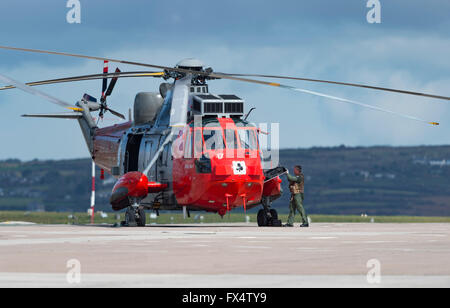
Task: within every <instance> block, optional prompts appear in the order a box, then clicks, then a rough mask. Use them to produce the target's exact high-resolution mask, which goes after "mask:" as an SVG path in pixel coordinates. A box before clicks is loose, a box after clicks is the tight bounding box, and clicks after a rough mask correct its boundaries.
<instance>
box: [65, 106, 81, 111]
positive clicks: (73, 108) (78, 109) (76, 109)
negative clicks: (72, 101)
mask: <svg viewBox="0 0 450 308" xmlns="http://www.w3.org/2000/svg"><path fill="white" fill-rule="evenodd" d="M67 109H70V110H73V111H84V109H83V108H77V107H67Z"/></svg>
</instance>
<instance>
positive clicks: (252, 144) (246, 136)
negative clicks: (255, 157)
mask: <svg viewBox="0 0 450 308" xmlns="http://www.w3.org/2000/svg"><path fill="white" fill-rule="evenodd" d="M238 134H239V140H240V142H241V146H242V148H244V149H245V150H257V149H258V144H257V142H256V137H255V132H254V130H250V129H238Z"/></svg>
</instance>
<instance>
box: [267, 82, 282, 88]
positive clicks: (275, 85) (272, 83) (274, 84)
mask: <svg viewBox="0 0 450 308" xmlns="http://www.w3.org/2000/svg"><path fill="white" fill-rule="evenodd" d="M269 86H274V87H279V86H281V84H279V83H276V82H271V83H269Z"/></svg>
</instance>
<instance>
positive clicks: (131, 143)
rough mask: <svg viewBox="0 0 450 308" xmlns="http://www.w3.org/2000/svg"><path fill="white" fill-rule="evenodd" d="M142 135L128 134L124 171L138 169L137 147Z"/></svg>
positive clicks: (139, 144)
mask: <svg viewBox="0 0 450 308" xmlns="http://www.w3.org/2000/svg"><path fill="white" fill-rule="evenodd" d="M141 141H142V135H132V134H130V135H128V140H127V148H126V151H125V159H124V162H123V164H124V165H123V168H124V171H125V173H127V172H131V171H138V166H139V149H140V147H141Z"/></svg>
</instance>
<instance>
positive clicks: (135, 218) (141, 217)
mask: <svg viewBox="0 0 450 308" xmlns="http://www.w3.org/2000/svg"><path fill="white" fill-rule="evenodd" d="M145 220H146V219H145V211H144V209H142V208H138V209H136V208H134V207H132V206H130V207H128V208H127V211H126V212H125V221H122V223H121V224H122V226H124V227H145Z"/></svg>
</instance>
